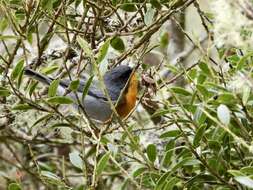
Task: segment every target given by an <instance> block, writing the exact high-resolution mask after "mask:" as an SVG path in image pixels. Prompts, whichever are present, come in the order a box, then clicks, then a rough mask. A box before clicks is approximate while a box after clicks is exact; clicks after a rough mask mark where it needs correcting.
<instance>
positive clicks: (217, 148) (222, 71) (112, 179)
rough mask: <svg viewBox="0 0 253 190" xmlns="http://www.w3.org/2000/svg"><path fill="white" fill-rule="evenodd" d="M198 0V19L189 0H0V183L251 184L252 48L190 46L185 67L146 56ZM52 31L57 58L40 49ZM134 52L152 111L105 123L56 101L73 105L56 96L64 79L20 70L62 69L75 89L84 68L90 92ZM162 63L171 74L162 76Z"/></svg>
mask: <svg viewBox="0 0 253 190" xmlns="http://www.w3.org/2000/svg"><path fill="white" fill-rule="evenodd" d="M193 3H195V4H194V5H195V7H196V8H197V9H198V13H199V14H200V16H203V15H204V13H203V12H201V10H200V9H199V6H198V3H197V2H196V1H194V0H192V1H183V0H178V1H177V0H170V1H166V0H160V1H159V0H150V1H144V2H143V1H119V0H112V1H105V0H101V1H89V0H84V1H81V0H69V1H68V0H65V1H60V0H54V1H47V0H42V1H39V2H36V1H33V0H27V1H21V0H0V10H1V12H2V13H1V14H2V15H1V21H0V32H1V34H0V40H1V48H2V49H1V52H2V53H1V55H0V77H1V81H0V82H1V86H0V102H1V106H0V110H1V111H0V129H1V134H0V141H1V145H0V146H1V151H0V161H1V162H0V168H1V172H0V184H5V185H4V187H7V186H8V189H10V190H14V189H43V188H48V189H57V188H58V189H122V190H123V189H156V190H162V189H184V188H187V189H246V188H252V187H253V179H252V174H253V167H252V166H251V164H252V153H253V148H252V145H251V141H252V125H253V115H252V106H253V104H252V102H253V94H252V85H253V82H252V77H253V76H252V66H253V65H252V59H253V53H252V52H251V51H247V52H243V51H241V50H240V49H236V48H217V47H215V48H214V50H212V51H213V54H214V55H216V57H214V58H213V57H210V54H209V51H208V50H206V51H205V50H204V47H200V46H201V45H198V44H197V45H196V44H194V45H195V46H194V48H196V49H200V50H201V51H200V52H201V53H200V54H199V55H198V61H197V62H196V63H194V64H191V65H190V66H188V65H183V64H181V63H178V64H176V65H171V64H169V57H168V56H167V55H166V53H164V54H161V56H164V60H163V61H162V62H161V63H156V64H154V65H153V66H150V65H147V64H146V63H145V62H143V60H144V56H145V55H147V54H148V53H150V51H152V50H153V49H154V48H156V49H157V50H163V49H165V48H167V46H168V43H169V39H168V33H167V31H162V32H161V31H159V30H160V29H161V28H162V26H163V25H164V23H165V22H166V21H167V20H168V19H170V18H172V17H173V18H174V19H175V17H174V16H176V15H177V14H178V13H179V12H181V11H184V9H185V8H187V7H188V6H190V5H191V4H193ZM201 18H202V22H203V24H205V22H207V20H208V19H207V17H201ZM205 19H206V20H205ZM204 26H205V27H208V26H207V25H204ZM45 28H46V32H45ZM210 28H211V27H210ZM41 31H43V32H41ZM159 32H160V33H161V36H159V40H158V43H157V40H156V44H150V38H151V37H152V36H153V35H155V34H157V33H159ZM182 32H183V33H185V31H182ZM208 32H209V31H208V30H207V33H208ZM207 35H211V34H209V33H208V34H207ZM55 37H58V38H60V39H61V42H62V44H63V45H65V49H64V50H62V52H60V53H59V54H60V55H59V56H56V55H55V54H53V53H52V54H46V50H47V48H48V47H50V45H52V44H53V43H55V39H54V38H55ZM187 37H188V38H190V36H189V35H188V36H187ZM210 39H212V38H210ZM192 41H193V40H192ZM210 43H213V41H210ZM66 44H67V46H66ZM31 47H32V48H35V49H36V55H35V56H34V55H33V54H32V52H31V51H29V50H28V49H29V48H30V49H31ZM72 47H73V49H76V51H77V52H78V53H73V52H72V51H73V49H72ZM21 50H22V51H21ZM19 52H22V53H21V54H22V55H19ZM190 53H191V52H190ZM73 54H75V55H73ZM30 55H32V57H36V59H34V60H31V59H30ZM132 58H134V60H135V61H134V62H133V64H134V65H135V66H138V67H139V66H140V65H141V67H139V70H138V71H139V72H141V70H144V71H145V72H146V71H148V72H149V73H151V75H152V77H153V78H154V79H157V82H155V83H156V92H157V94H156V97H154V98H155V99H156V100H157V102H158V105H159V106H158V107H159V108H157V107H156V109H155V113H153V114H152V115H148V114H147V113H146V112H145V110H141V111H139V110H136V112H137V113H135V114H133V115H132V117H131V118H130V119H128V120H127V121H121V120H119V121H117V122H116V123H113V124H111V125H108V126H96V124H94V123H93V121H91V120H90V119H89V118H86V116H85V115H83V113H81V114H78V113H75V114H73V113H71V112H66V113H65V112H62V110H61V109H58V108H59V106H58V105H62V104H72V103H73V100H72V99H71V98H69V97H67V96H58V95H57V90H56V89H57V87H58V85H59V83H60V79H56V80H54V81H53V82H52V83H51V85H50V86H49V88H48V92H47V93H45V92H44V88H42V86H41V85H40V84H39V83H38V82H36V81H32V80H30V79H27V78H26V77H25V76H24V73H23V72H24V67H25V66H27V65H28V63H31V64H30V67H33V68H34V69H38V68H39V69H40V72H41V73H43V74H46V75H52V76H61V77H62V78H63V77H66V76H67V77H69V78H71V79H72V82H71V83H70V85H69V87H68V88H69V91H72V92H73V93H75V92H76V91H77V89H78V87H79V84H80V78H81V73H82V71H83V70H86V71H87V70H88V68H87V65H88V66H90V67H91V68H92V69H91V70H90V76H91V77H90V78H89V79H88V82H87V84H86V85H85V87H84V89H83V92H82V98H85V96H86V95H87V92H88V89H89V86H90V84H91V82H92V81H93V78H95V77H98V78H100V77H101V76H100V75H103V73H104V72H105V71H106V70H107V68H108V66H110V67H112V66H115V65H117V64H120V63H121V62H124V63H126V62H128V61H129V60H131V61H132ZM167 60H168V61H167ZM168 70H169V72H170V76H171V77H172V78H169V79H168V78H164V77H163V76H161V73H162V72H163V71H168ZM73 73H75V75H74V74H73ZM178 79H181V80H182V79H183V80H184V84H181V83H180V84H178V83H174V82H176V81H177V80H178ZM144 88H145V87H144ZM146 91H148V90H146V89H145V90H143V96H142V95H140V100H139V102H140V103H141V104H142V103H145V100H143V99H142V98H143V97H144V96H145V92H146ZM164 92H165V96H164ZM146 97H147V98H146V99H150V96H146ZM77 103H78V102H77ZM138 104H139V103H138ZM141 104H140V105H139V107H141ZM140 112H141V114H140ZM22 114H24V115H26V116H27V117H28V119H27V120H25V116H24V115H22ZM20 116H23V117H24V118H23V120H22V122H21V121H20ZM156 117H160V118H162V120H161V122H160V123H158V124H154V123H153V122H152V119H153V118H156ZM21 118H22V117H21ZM143 123H144V124H143ZM13 171H14V172H13ZM13 173H14V174H13ZM0 188H1V186H0Z"/></svg>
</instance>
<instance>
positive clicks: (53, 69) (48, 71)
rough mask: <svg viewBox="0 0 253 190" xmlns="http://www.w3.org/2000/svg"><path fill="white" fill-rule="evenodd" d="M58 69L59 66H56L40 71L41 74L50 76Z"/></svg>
mask: <svg viewBox="0 0 253 190" xmlns="http://www.w3.org/2000/svg"><path fill="white" fill-rule="evenodd" d="M58 68H59V66H57V65H52V66H49V67H45V68H43V69H41V73H43V74H46V75H49V74H52V73H53V72H55V71H56V70H57V69H58Z"/></svg>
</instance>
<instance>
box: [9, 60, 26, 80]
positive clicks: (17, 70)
mask: <svg viewBox="0 0 253 190" xmlns="http://www.w3.org/2000/svg"><path fill="white" fill-rule="evenodd" d="M23 67H24V60H23V59H22V60H20V61H19V62H18V63H17V65H16V66H15V68H14V69H13V71H12V73H11V80H15V79H16V78H17V77H18V76H19V74H21V72H22V70H23Z"/></svg>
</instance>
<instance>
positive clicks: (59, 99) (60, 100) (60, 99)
mask: <svg viewBox="0 0 253 190" xmlns="http://www.w3.org/2000/svg"><path fill="white" fill-rule="evenodd" d="M47 102H48V103H51V104H72V103H73V102H74V101H73V100H72V99H71V98H69V97H66V96H54V97H51V98H48V99H47Z"/></svg>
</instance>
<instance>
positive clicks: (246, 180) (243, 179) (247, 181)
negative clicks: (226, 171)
mask: <svg viewBox="0 0 253 190" xmlns="http://www.w3.org/2000/svg"><path fill="white" fill-rule="evenodd" d="M235 180H236V181H238V182H239V183H240V184H242V185H244V186H246V187H249V188H253V180H252V179H251V178H250V177H248V176H236V177H235Z"/></svg>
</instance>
